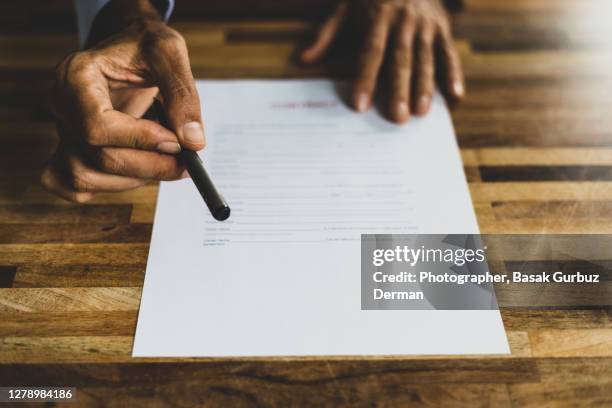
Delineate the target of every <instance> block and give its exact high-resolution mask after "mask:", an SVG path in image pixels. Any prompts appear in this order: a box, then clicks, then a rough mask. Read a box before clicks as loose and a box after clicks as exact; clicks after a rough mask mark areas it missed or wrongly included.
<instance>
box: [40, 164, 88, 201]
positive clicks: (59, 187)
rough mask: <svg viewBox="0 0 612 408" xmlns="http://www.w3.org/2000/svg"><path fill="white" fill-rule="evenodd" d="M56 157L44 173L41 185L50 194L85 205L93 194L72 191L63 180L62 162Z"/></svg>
mask: <svg viewBox="0 0 612 408" xmlns="http://www.w3.org/2000/svg"><path fill="white" fill-rule="evenodd" d="M56 156H57V154H56ZM56 156H54V158H52V159H51V161H50V162H49V164H48V165H47V167H45V169H44V170H43V172H42V175H41V177H40V183H41V184H42V186H43V187H44V188H45V189H46V190H47V191H49V192H51V193H53V194H55V195H58V196H60V197H62V198H63V199H65V200H68V201H72V202H75V203H84V202H87V201H89V200H91V199H92V198H93V196H94V195H93V193H79V192H77V191H74V190H72V189H71V188H70V187H69V186H68V184H67V183H66V182H65V181H64V180H63V177H62V174H64V172H63V171H62V170H61V166H60V161H59V160H58V157H56Z"/></svg>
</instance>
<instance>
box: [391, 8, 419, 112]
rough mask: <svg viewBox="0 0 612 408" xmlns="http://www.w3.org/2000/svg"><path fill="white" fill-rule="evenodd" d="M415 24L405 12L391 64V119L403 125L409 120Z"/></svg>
mask: <svg viewBox="0 0 612 408" xmlns="http://www.w3.org/2000/svg"><path fill="white" fill-rule="evenodd" d="M414 33H415V24H414V20H413V18H412V16H411V14H408V13H407V12H406V13H405V15H404V16H403V18H402V21H401V23H400V26H399V27H398V29H397V33H396V34H397V40H396V45H395V49H394V50H393V62H392V64H391V86H392V90H391V99H390V109H389V110H390V113H391V119H392V120H394V121H395V122H398V123H403V122H405V121H407V120H408V119H409V118H410V105H409V104H410V81H411V77H412V54H413V52H414V50H413V44H414Z"/></svg>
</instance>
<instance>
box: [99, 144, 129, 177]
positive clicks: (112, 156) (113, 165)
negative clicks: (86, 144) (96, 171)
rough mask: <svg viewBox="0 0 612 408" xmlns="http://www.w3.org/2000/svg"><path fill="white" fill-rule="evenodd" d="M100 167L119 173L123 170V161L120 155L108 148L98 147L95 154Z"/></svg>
mask: <svg viewBox="0 0 612 408" xmlns="http://www.w3.org/2000/svg"><path fill="white" fill-rule="evenodd" d="M97 162H98V165H99V166H100V168H101V169H102V170H104V171H106V172H109V173H113V174H119V173H122V172H123V171H124V170H125V162H124V161H123V160H122V159H121V157H120V156H119V155H118V154H116V153H115V152H113V151H112V150H109V149H100V150H99V151H98V154H97Z"/></svg>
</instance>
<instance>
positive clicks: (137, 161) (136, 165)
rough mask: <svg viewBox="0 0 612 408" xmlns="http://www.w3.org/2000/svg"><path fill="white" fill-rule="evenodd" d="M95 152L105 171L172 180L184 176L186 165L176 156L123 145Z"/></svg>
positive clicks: (94, 154)
mask: <svg viewBox="0 0 612 408" xmlns="http://www.w3.org/2000/svg"><path fill="white" fill-rule="evenodd" d="M92 153H93V159H94V162H95V164H96V167H97V168H98V169H100V170H101V171H102V172H104V173H110V174H116V175H120V176H124V177H133V178H138V179H145V180H161V181H171V180H178V179H180V178H183V177H184V173H185V166H184V165H183V163H181V162H180V161H179V159H178V158H177V157H176V156H173V155H167V154H160V153H156V152H149V151H146V150H136V149H129V148H121V147H105V148H102V149H97V150H96V151H95V152H92Z"/></svg>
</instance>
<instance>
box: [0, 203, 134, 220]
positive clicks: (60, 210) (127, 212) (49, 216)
mask: <svg viewBox="0 0 612 408" xmlns="http://www.w3.org/2000/svg"><path fill="white" fill-rule="evenodd" d="M131 214H132V205H131V204H104V205H102V204H90V205H71V204H68V203H67V204H66V205H51V204H29V205H17V204H15V205H8V204H5V205H0V224H7V223H11V224H107V225H112V224H128V223H129V222H130V216H131Z"/></svg>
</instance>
